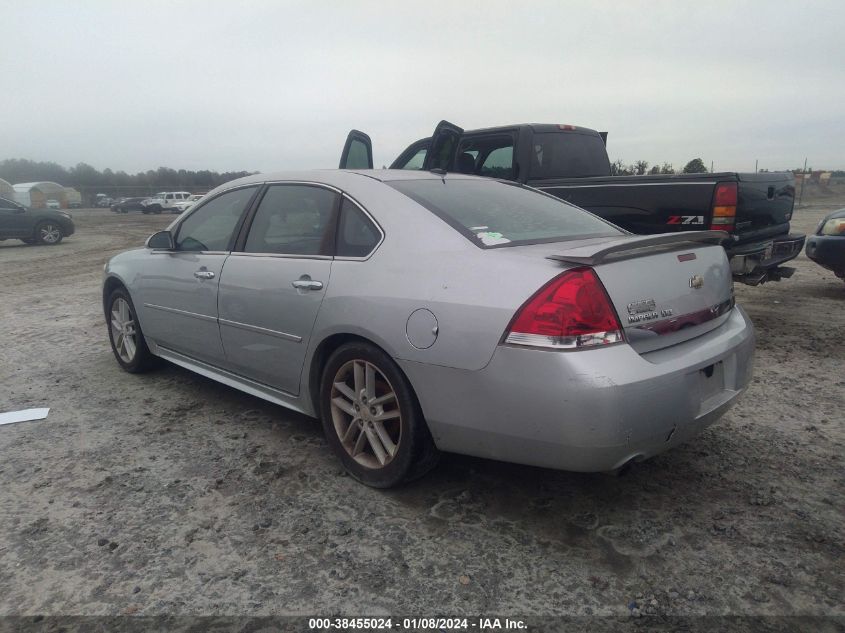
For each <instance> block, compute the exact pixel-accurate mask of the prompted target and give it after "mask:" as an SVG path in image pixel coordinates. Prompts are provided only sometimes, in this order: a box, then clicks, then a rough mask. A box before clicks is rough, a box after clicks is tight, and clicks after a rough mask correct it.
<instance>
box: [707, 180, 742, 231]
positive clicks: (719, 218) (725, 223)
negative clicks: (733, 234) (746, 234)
mask: <svg viewBox="0 0 845 633" xmlns="http://www.w3.org/2000/svg"><path fill="white" fill-rule="evenodd" d="M736 199H737V185H736V183H735V182H720V183H717V184H716V191H715V193H714V194H713V219H712V220H711V221H710V228H711V229H715V230H717V231H733V229H734V223H735V222H736Z"/></svg>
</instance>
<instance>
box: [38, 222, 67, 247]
mask: <svg viewBox="0 0 845 633" xmlns="http://www.w3.org/2000/svg"><path fill="white" fill-rule="evenodd" d="M64 236H65V233H64V231H63V230H62V227H61V226H59V225H58V224H56V223H55V222H50V221H47V222H39V223H38V224H37V225H36V227H35V235H34V238H33V239H34V240H35V241H37V242H38V243H39V244H47V245H48V246H55V245H56V244H58V243H59V242H61V241H62V238H63V237H64Z"/></svg>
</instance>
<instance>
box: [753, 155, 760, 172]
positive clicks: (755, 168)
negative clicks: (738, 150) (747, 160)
mask: <svg viewBox="0 0 845 633" xmlns="http://www.w3.org/2000/svg"><path fill="white" fill-rule="evenodd" d="M758 162H759V161H758V159H756V158H755V159H754V173H755V174H756V173H757V163H758Z"/></svg>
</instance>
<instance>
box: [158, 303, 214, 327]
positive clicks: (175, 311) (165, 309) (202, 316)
mask: <svg viewBox="0 0 845 633" xmlns="http://www.w3.org/2000/svg"><path fill="white" fill-rule="evenodd" d="M144 307H145V308H152V309H153V310H161V311H162V312H171V313H173V314H181V315H182V316H189V317H194V318H195V319H199V320H200V321H209V322H214V323H216V322H217V317H213V316H208V315H207V314H197V313H196V312H188V311H187V310H180V309H178V308H170V307H168V306H160V305H156V304H155V303H145V304H144Z"/></svg>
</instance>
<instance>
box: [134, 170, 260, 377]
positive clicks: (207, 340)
mask: <svg viewBox="0 0 845 633" xmlns="http://www.w3.org/2000/svg"><path fill="white" fill-rule="evenodd" d="M258 190H259V185H252V186H247V187H239V188H237V189H231V190H229V191H226V192H224V193H221V194H220V195H218V196H215V197H214V198H212V199H210V200H209V201H208V202H206V203H205V204H203V205H202V206H201V207H197V209H196V210H195V211H193V212H192V213H190V214H187V215H186V216H185V218H184V220H181V221H180V222H179V224H178V225H177V226H176V227H175V228H174V244H175V248H174V249H173V250H150V251H148V252H147V253H146V259H147V261H145V262H144V265H143V266H142V267H141V270H142V271H143V272H142V274H141V275H140V276H139V277H138V278H137V279H135V280H133V286H134V288H135V292H136V296H133V300H134V302H135V308H136V310H138V312H139V315H140V322H141V325H142V327H143V329H144V333H145V335H146V336H148V337H150V338H152V339H154V340H155V342H156V343H157V344H159V345H161V346H162V347H165V348H167V349H169V350H173V351H176V352H179V353H181V354H185V355H187V356H190V357H192V358H195V359H198V360H201V361H204V362H207V363H210V364H212V365H217V366H223V365H224V364H225V357H224V354H223V346H222V343H221V341H220V330H219V327H218V325H217V295H218V284H219V282H220V274H221V272H222V270H223V264H224V262H225V261H226V258H227V257H228V256H229V253H230V252H231V249H232V246H233V245H234V241H235V237H236V236H237V233H238V230H239V229H240V227H241V225H242V223H243V220H244V218H245V215H246V211H247V209H248V208H249V205H250V203H251V201H252V198H253V197H254V196H255V194H256V193H257V192H258Z"/></svg>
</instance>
